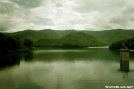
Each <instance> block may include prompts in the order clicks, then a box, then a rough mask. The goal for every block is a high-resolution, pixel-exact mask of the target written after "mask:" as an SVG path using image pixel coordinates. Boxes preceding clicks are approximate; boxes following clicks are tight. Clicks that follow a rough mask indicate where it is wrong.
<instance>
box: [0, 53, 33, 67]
mask: <svg viewBox="0 0 134 89" xmlns="http://www.w3.org/2000/svg"><path fill="white" fill-rule="evenodd" d="M23 59H24V60H25V61H30V60H32V59H33V52H28V53H13V54H0V69H2V68H7V67H8V68H9V67H11V66H14V65H19V64H20V61H21V60H23Z"/></svg>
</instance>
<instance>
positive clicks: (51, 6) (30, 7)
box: [0, 0, 134, 31]
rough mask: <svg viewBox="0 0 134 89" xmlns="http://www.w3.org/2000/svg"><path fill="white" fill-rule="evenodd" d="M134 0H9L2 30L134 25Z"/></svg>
mask: <svg viewBox="0 0 134 89" xmlns="http://www.w3.org/2000/svg"><path fill="white" fill-rule="evenodd" d="M133 2H134V1H133V0H97V1H96V0H83V1H81V0H6V1H1V2H0V7H2V8H0V16H1V18H2V20H1V21H0V27H1V30H0V31H19V30H25V29H34V30H41V29H58V30H63V29H64V30H67V29H76V30H104V29H116V28H123V29H133V28H134V26H133V24H134V14H133V13H134V5H133Z"/></svg>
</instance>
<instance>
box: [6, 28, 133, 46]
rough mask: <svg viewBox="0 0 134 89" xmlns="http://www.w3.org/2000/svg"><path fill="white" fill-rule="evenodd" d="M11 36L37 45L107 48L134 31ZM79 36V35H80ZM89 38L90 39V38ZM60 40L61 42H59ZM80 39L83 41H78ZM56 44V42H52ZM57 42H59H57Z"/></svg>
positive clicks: (15, 34)
mask: <svg viewBox="0 0 134 89" xmlns="http://www.w3.org/2000/svg"><path fill="white" fill-rule="evenodd" d="M4 34H6V35H9V36H17V37H19V38H20V39H22V40H23V39H25V38H29V39H31V40H33V41H34V42H35V43H37V42H39V41H40V40H42V41H43V39H45V40H50V39H51V41H52V40H55V39H58V41H60V42H62V43H64V42H65V41H68V40H75V41H77V42H79V43H83V44H88V42H89V41H90V42H89V43H90V45H98V46H107V45H110V44H111V43H113V42H116V41H117V40H122V39H128V38H131V37H133V36H134V30H124V29H113V30H103V31H87V30H82V31H77V30H51V29H45V30H39V31H35V30H24V31H19V32H14V33H4ZM78 34H79V35H78ZM88 36H89V37H88ZM59 39H60V40H59ZM78 39H81V41H80V40H78ZM52 42H54V41H52ZM56 42H57V41H56Z"/></svg>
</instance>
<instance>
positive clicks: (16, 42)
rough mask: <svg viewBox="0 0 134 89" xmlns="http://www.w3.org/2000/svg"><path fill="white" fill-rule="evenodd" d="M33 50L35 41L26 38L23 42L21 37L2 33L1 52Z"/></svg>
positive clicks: (0, 34)
mask: <svg viewBox="0 0 134 89" xmlns="http://www.w3.org/2000/svg"><path fill="white" fill-rule="evenodd" d="M32 49H33V41H32V40H30V39H28V38H26V39H24V40H21V39H20V38H19V37H15V36H7V35H4V34H3V33H0V52H20V51H30V50H32Z"/></svg>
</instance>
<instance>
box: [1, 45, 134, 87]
mask: <svg viewBox="0 0 134 89" xmlns="http://www.w3.org/2000/svg"><path fill="white" fill-rule="evenodd" d="M119 68H120V65H119V53H118V52H116V51H115V52H114V51H109V50H108V49H107V48H88V49H72V50H69V49H68V50H66V49H49V50H48V49H46V50H39V51H35V52H31V53H23V54H22V53H21V54H20V53H19V54H10V55H0V89H105V86H110V85H111V86H122V85H123V86H134V53H133V52H131V53H130V70H131V72H129V73H125V72H120V71H118V69H119Z"/></svg>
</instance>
